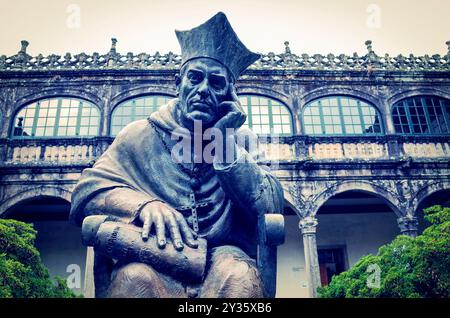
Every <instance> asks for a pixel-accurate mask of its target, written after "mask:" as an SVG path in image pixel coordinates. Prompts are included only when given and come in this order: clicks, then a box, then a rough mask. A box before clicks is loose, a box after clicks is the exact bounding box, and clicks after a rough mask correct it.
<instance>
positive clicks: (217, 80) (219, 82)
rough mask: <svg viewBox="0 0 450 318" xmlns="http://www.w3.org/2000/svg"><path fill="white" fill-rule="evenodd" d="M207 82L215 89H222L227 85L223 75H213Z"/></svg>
mask: <svg viewBox="0 0 450 318" xmlns="http://www.w3.org/2000/svg"><path fill="white" fill-rule="evenodd" d="M209 83H210V84H211V86H212V87H213V88H214V89H216V90H222V89H224V88H225V86H226V85H227V82H226V80H225V77H223V76H214V75H213V76H211V77H210V78H209Z"/></svg>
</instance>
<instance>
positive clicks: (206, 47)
mask: <svg viewBox="0 0 450 318" xmlns="http://www.w3.org/2000/svg"><path fill="white" fill-rule="evenodd" d="M175 33H176V35H177V38H178V42H179V43H180V46H181V59H182V65H184V64H186V62H188V61H191V60H193V59H196V58H201V57H207V58H211V59H213V60H216V61H218V62H220V63H221V64H223V65H224V66H226V67H227V68H228V70H229V71H230V72H231V74H232V75H233V76H234V78H235V79H237V78H238V77H239V75H241V73H242V72H243V71H244V70H245V69H246V68H247V67H249V66H250V65H251V64H253V63H254V62H255V61H257V60H258V59H259V58H260V55H259V54H256V53H253V52H251V51H250V50H248V49H247V48H246V47H245V45H244V44H243V43H242V42H241V41H240V40H239V38H238V36H237V35H236V33H235V32H234V30H233V28H232V27H231V25H230V23H229V22H228V19H227V17H226V16H225V14H224V13H223V12H219V13H217V14H216V15H214V16H213V17H212V18H210V19H209V20H208V21H206V22H205V23H203V24H201V25H199V26H198V27H195V28H193V29H191V30H187V31H178V30H176V31H175Z"/></svg>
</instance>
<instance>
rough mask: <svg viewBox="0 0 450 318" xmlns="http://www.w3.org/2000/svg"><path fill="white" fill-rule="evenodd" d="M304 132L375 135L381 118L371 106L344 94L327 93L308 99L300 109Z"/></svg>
mask: <svg viewBox="0 0 450 318" xmlns="http://www.w3.org/2000/svg"><path fill="white" fill-rule="evenodd" d="M303 124H304V130H305V134H307V135H377V134H381V133H383V127H382V125H381V118H380V115H379V113H378V111H377V110H376V109H375V107H373V106H372V105H370V104H368V103H366V102H364V101H362V100H359V99H356V98H352V97H347V96H329V97H324V98H320V99H317V100H314V101H312V102H310V103H309V104H308V105H306V106H305V109H304V111H303Z"/></svg>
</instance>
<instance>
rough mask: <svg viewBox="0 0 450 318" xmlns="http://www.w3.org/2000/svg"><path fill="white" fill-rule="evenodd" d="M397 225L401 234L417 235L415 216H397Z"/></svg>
mask: <svg viewBox="0 0 450 318" xmlns="http://www.w3.org/2000/svg"><path fill="white" fill-rule="evenodd" d="M397 223H398V227H399V228H400V233H401V234H403V235H408V236H411V237H416V236H417V227H418V225H419V222H418V221H417V218H416V217H414V216H412V215H406V216H403V217H399V218H398V219H397Z"/></svg>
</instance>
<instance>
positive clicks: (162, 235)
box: [153, 211, 166, 248]
mask: <svg viewBox="0 0 450 318" xmlns="http://www.w3.org/2000/svg"><path fill="white" fill-rule="evenodd" d="M153 223H154V224H155V231H156V242H157V245H158V247H159V248H164V247H166V228H165V225H164V218H163V216H162V214H161V212H159V211H157V212H155V213H153Z"/></svg>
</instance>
